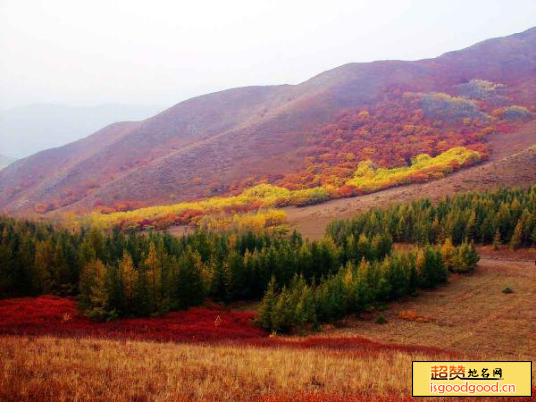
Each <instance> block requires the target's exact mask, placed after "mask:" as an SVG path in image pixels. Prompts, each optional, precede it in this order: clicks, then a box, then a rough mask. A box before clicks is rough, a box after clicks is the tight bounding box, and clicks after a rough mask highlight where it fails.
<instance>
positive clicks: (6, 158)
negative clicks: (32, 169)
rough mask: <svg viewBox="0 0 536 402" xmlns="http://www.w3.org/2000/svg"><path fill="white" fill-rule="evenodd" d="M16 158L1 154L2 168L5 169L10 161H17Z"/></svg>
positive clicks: (0, 166) (0, 167)
mask: <svg viewBox="0 0 536 402" xmlns="http://www.w3.org/2000/svg"><path fill="white" fill-rule="evenodd" d="M15 160H16V159H15V158H11V157H9V156H5V155H0V169H3V168H5V167H6V166H7V165H9V164H10V163H13V162H15Z"/></svg>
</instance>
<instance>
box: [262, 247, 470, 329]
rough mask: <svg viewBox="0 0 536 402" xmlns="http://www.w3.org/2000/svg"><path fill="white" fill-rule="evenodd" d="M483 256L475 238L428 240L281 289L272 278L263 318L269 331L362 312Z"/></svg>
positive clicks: (297, 279) (465, 267) (464, 267)
mask: <svg viewBox="0 0 536 402" xmlns="http://www.w3.org/2000/svg"><path fill="white" fill-rule="evenodd" d="M478 260H479V257H478V255H477V254H476V252H475V249H474V247H473V246H472V244H468V243H462V245H461V246H459V247H454V246H453V245H452V243H451V242H447V243H445V244H444V245H443V247H441V248H439V247H432V246H426V247H424V248H422V249H419V250H418V251H417V252H416V253H415V252H407V253H401V252H393V253H392V254H391V255H390V256H388V257H386V258H385V259H383V260H382V261H377V260H376V261H370V262H369V261H367V260H365V259H363V260H362V261H361V263H360V264H358V265H355V264H354V263H353V262H351V261H349V262H348V263H347V264H346V265H345V266H344V267H342V268H341V269H340V270H339V271H338V272H337V273H336V274H334V275H331V276H329V277H327V278H326V279H325V280H322V281H320V283H318V284H317V285H315V284H309V283H308V282H307V281H305V280H304V278H303V277H301V276H295V277H294V278H293V280H292V281H291V282H290V284H289V286H283V288H282V289H281V290H280V291H278V290H277V289H278V287H277V282H276V281H275V279H274V280H272V281H271V282H270V284H269V286H268V289H267V291H266V294H265V296H264V298H263V300H262V303H261V306H260V308H259V322H260V324H261V325H262V327H263V328H265V329H267V330H270V331H279V332H288V331H290V330H298V331H300V330H304V329H306V328H308V329H309V328H312V329H314V328H315V327H317V326H318V324H319V323H322V322H330V321H335V320H338V319H341V318H343V317H344V316H346V315H348V314H351V313H359V312H362V311H364V310H366V309H367V308H368V307H369V306H371V305H373V304H377V303H384V302H389V301H391V300H396V299H398V298H400V297H403V296H406V295H412V294H414V293H415V292H416V291H417V289H419V288H421V289H430V288H435V287H437V286H439V285H441V284H444V283H445V282H446V281H447V275H448V271H449V270H450V271H452V272H470V271H472V270H473V269H474V268H475V266H476V264H477V262H478Z"/></svg>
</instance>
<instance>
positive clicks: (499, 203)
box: [327, 186, 536, 249]
mask: <svg viewBox="0 0 536 402" xmlns="http://www.w3.org/2000/svg"><path fill="white" fill-rule="evenodd" d="M376 233H386V234H388V235H390V236H391V237H392V238H393V240H394V241H396V242H407V243H418V244H421V245H424V244H440V243H443V242H444V241H446V240H447V239H451V240H452V242H453V244H454V245H458V244H461V243H462V242H463V241H467V242H474V243H481V244H495V245H497V246H498V245H500V244H508V245H510V246H511V247H512V248H514V249H515V248H518V247H528V246H532V245H535V244H536V186H533V187H531V188H528V189H525V190H522V189H501V190H498V191H495V192H482V193H467V194H459V195H456V196H454V197H447V198H445V199H443V200H442V201H440V202H438V203H437V204H433V203H432V202H431V201H429V200H427V199H423V200H419V201H414V202H412V203H405V204H398V205H394V206H391V207H389V208H385V209H372V210H370V211H368V212H365V213H362V214H360V215H358V216H356V217H354V218H353V219H350V220H336V221H334V222H332V223H331V224H330V225H329V227H328V229H327V235H328V236H329V237H330V238H331V239H333V240H334V242H335V243H336V244H337V245H339V246H341V247H345V246H346V244H347V243H348V242H350V241H355V239H356V238H359V237H360V236H361V235H362V234H364V235H366V236H368V237H370V236H371V235H374V234H376Z"/></svg>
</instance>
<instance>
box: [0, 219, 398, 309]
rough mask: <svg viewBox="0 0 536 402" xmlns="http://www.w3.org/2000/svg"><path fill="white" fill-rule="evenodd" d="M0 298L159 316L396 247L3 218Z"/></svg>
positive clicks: (248, 295)
mask: <svg viewBox="0 0 536 402" xmlns="http://www.w3.org/2000/svg"><path fill="white" fill-rule="evenodd" d="M0 236H1V237H0V261H1V262H2V264H1V265H0V296H3V297H7V296H20V295H35V294H42V293H54V294H58V295H73V296H77V297H79V301H80V307H81V308H82V309H83V310H84V311H85V312H86V313H87V314H88V315H90V316H92V317H94V318H98V319H105V318H113V317H116V316H132V315H151V314H160V313H163V312H166V311H168V310H175V309H183V308H187V307H190V306H193V305H196V304H199V303H201V302H202V301H203V300H205V299H206V298H207V297H210V298H211V299H213V300H216V301H225V302H230V301H234V300H253V299H260V298H262V296H263V295H264V292H265V291H266V288H267V286H268V282H269V281H270V278H272V277H273V278H275V280H276V282H277V285H278V286H285V285H288V284H289V283H290V281H291V280H292V278H293V277H294V276H295V275H300V276H302V277H303V278H304V280H306V281H307V283H313V282H314V281H318V280H320V279H321V278H324V277H327V276H330V275H333V274H335V273H336V272H337V271H338V270H339V267H340V266H341V265H345V264H346V263H347V262H349V261H350V262H353V263H358V262H359V261H361V260H362V259H363V258H364V259H366V260H367V261H374V260H378V259H382V258H384V257H385V256H386V255H388V254H389V253H390V252H391V248H392V241H391V239H390V237H389V236H385V235H380V234H375V235H374V236H371V237H370V238H368V237H367V236H360V238H359V239H358V241H357V242H354V243H352V242H349V243H348V244H347V246H346V247H338V246H336V245H335V243H334V242H333V241H332V240H331V239H328V238H326V239H324V240H322V241H314V242H310V241H304V240H303V239H302V238H301V236H300V235H298V234H297V233H292V234H291V235H281V234H273V233H272V234H269V233H254V232H233V233H214V232H205V231H199V232H195V233H193V234H190V235H188V236H184V237H181V238H176V237H173V236H171V235H168V234H165V233H144V234H141V233H127V234H125V233H122V232H120V231H119V230H114V231H112V232H110V233H108V232H103V231H99V230H96V229H82V230H80V231H78V232H70V231H68V230H66V229H64V228H61V227H54V226H52V225H50V224H43V223H34V222H29V221H18V220H13V219H9V218H0Z"/></svg>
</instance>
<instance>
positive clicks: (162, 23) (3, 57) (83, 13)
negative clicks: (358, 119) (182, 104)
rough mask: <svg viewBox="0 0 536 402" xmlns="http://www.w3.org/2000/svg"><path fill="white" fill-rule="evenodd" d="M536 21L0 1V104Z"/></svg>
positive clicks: (473, 1) (280, 4) (528, 11)
mask: <svg viewBox="0 0 536 402" xmlns="http://www.w3.org/2000/svg"><path fill="white" fill-rule="evenodd" d="M534 25H536V0H510V1H506V0H500V1H495V0H470V1H469V0H463V1H461V0H448V1H438V0H433V1H432V0H422V1H420V0H419V1H417V0H415V1H411V0H391V1H385V0H350V1H342V0H326V1H314V0H282V1H279V0H273V1H270V0H226V1H222V0H210V1H209V0H188V1H182V0H174V1H164V0H152V1H147V0H142V1H138V0H116V1H114V0H91V1H87V0H83V1H82V0H46V1H40V0H0V108H8V107H14V106H19V105H26V104H31V103H41V102H44V103H63V104H71V105H93V104H100V103H136V104H151V105H154V104H160V105H172V104H175V103H177V102H179V101H181V100H183V99H186V98H189V97H191V96H194V95H199V94H203V93H207V92H212V91H216V90H221V89H226V88H230V87H235V86H244V85H266V84H282V83H290V84H294V83H298V82H301V81H303V80H306V79H308V78H310V77H311V76H313V75H316V74H318V73H320V72H322V71H324V70H327V69H330V68H333V67H336V66H339V65H341V64H344V63H348V62H360V61H372V60H378V59H403V60H414V59H420V58H427V57H435V56H438V55H440V54H441V53H444V52H446V51H449V50H456V49H459V48H463V47H466V46H468V45H471V44H473V43H475V42H478V41H481V40H483V39H487V38H491V37H496V36H504V35H509V34H512V33H515V32H521V31H523V30H525V29H528V28H530V27H531V26H534Z"/></svg>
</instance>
